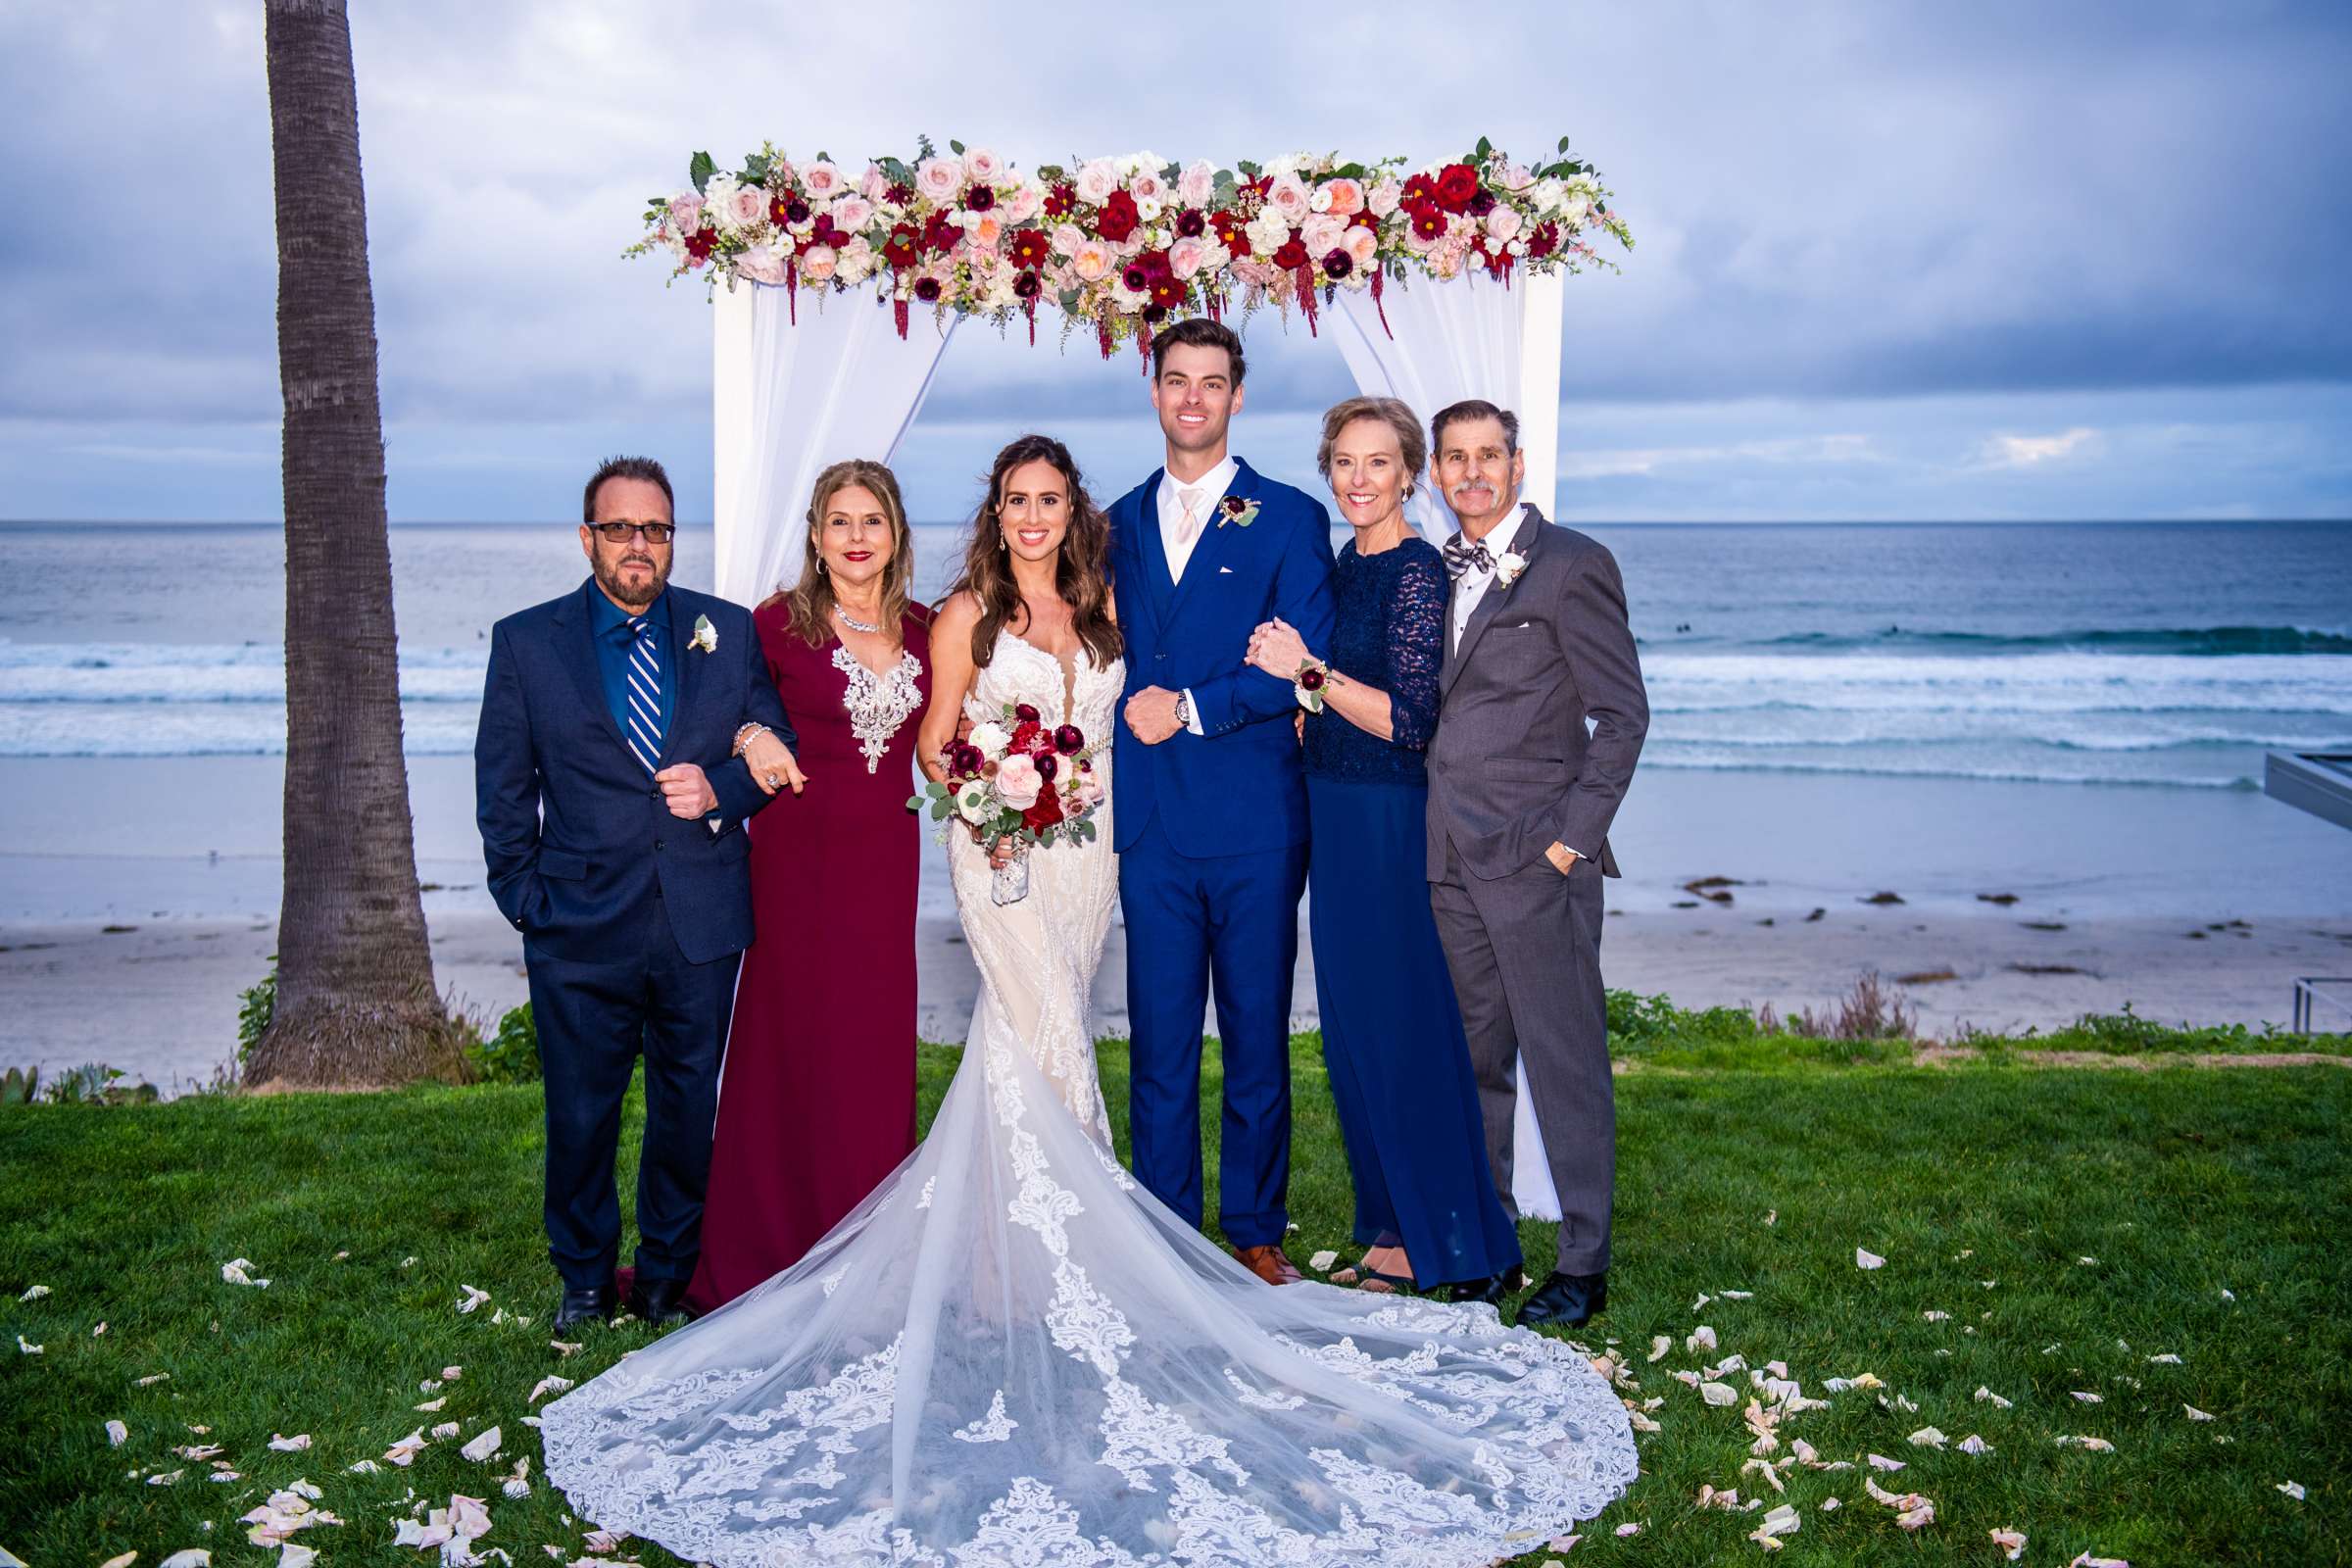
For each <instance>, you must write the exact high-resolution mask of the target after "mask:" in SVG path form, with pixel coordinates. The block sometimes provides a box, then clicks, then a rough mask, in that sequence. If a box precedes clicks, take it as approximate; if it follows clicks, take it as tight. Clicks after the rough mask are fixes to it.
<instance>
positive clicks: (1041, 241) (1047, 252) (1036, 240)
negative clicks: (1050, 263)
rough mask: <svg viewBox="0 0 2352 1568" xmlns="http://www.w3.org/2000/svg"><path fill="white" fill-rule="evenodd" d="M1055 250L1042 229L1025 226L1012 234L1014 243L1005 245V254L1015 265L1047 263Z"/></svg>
mask: <svg viewBox="0 0 2352 1568" xmlns="http://www.w3.org/2000/svg"><path fill="white" fill-rule="evenodd" d="M1053 250H1054V247H1053V246H1052V245H1051V244H1050V243H1048V241H1047V239H1046V236H1045V234H1044V233H1043V232H1042V231H1041V230H1038V229H1034V228H1024V229H1022V230H1021V231H1020V232H1018V233H1016V234H1014V235H1013V236H1012V243H1011V244H1009V245H1007V246H1006V247H1005V258H1006V259H1007V260H1008V261H1010V262H1011V263H1012V265H1013V266H1015V267H1027V268H1037V267H1043V266H1045V265H1046V258H1047V257H1049V256H1051V255H1052V254H1053Z"/></svg>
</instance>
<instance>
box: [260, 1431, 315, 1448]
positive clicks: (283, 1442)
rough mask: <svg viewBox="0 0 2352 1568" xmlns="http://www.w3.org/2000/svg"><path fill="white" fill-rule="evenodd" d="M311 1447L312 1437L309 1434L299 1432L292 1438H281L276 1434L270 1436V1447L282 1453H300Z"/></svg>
mask: <svg viewBox="0 0 2352 1568" xmlns="http://www.w3.org/2000/svg"><path fill="white" fill-rule="evenodd" d="M270 1446H271V1447H272V1448H275V1449H276V1450H277V1451H278V1452H280V1453H300V1452H301V1451H302V1450H303V1449H305V1448H307V1447H309V1446H311V1435H310V1434H309V1433H308V1432H297V1433H295V1434H294V1436H292V1437H290V1438H281V1437H279V1436H278V1435H277V1434H276V1433H274V1432H272V1433H270Z"/></svg>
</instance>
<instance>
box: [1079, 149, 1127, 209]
mask: <svg viewBox="0 0 2352 1568" xmlns="http://www.w3.org/2000/svg"><path fill="white" fill-rule="evenodd" d="M1076 183H1077V187H1078V199H1079V200H1080V201H1082V202H1084V203H1086V205H1087V206H1089V207H1100V206H1102V205H1103V203H1104V202H1106V201H1108V200H1110V193H1111V192H1112V191H1114V190H1117V189H1118V188H1119V172H1118V170H1117V168H1116V167H1115V166H1113V165H1112V163H1111V161H1110V160H1109V159H1107V158H1098V159H1096V160H1095V161H1094V162H1092V163H1090V164H1088V165H1086V166H1085V167H1084V168H1082V169H1080V170H1079V171H1078V178H1077V181H1076Z"/></svg>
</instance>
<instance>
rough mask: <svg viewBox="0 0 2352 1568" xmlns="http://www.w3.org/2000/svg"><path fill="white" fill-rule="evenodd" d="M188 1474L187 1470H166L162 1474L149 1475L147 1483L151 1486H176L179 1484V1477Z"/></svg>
mask: <svg viewBox="0 0 2352 1568" xmlns="http://www.w3.org/2000/svg"><path fill="white" fill-rule="evenodd" d="M186 1474H187V1472H186V1471H185V1470H166V1471H164V1472H162V1473H161V1474H160V1475H152V1476H149V1477H148V1478H147V1484H148V1485H149V1486H151V1487H176V1486H178V1485H179V1478H180V1477H181V1476H184V1475H186Z"/></svg>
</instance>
